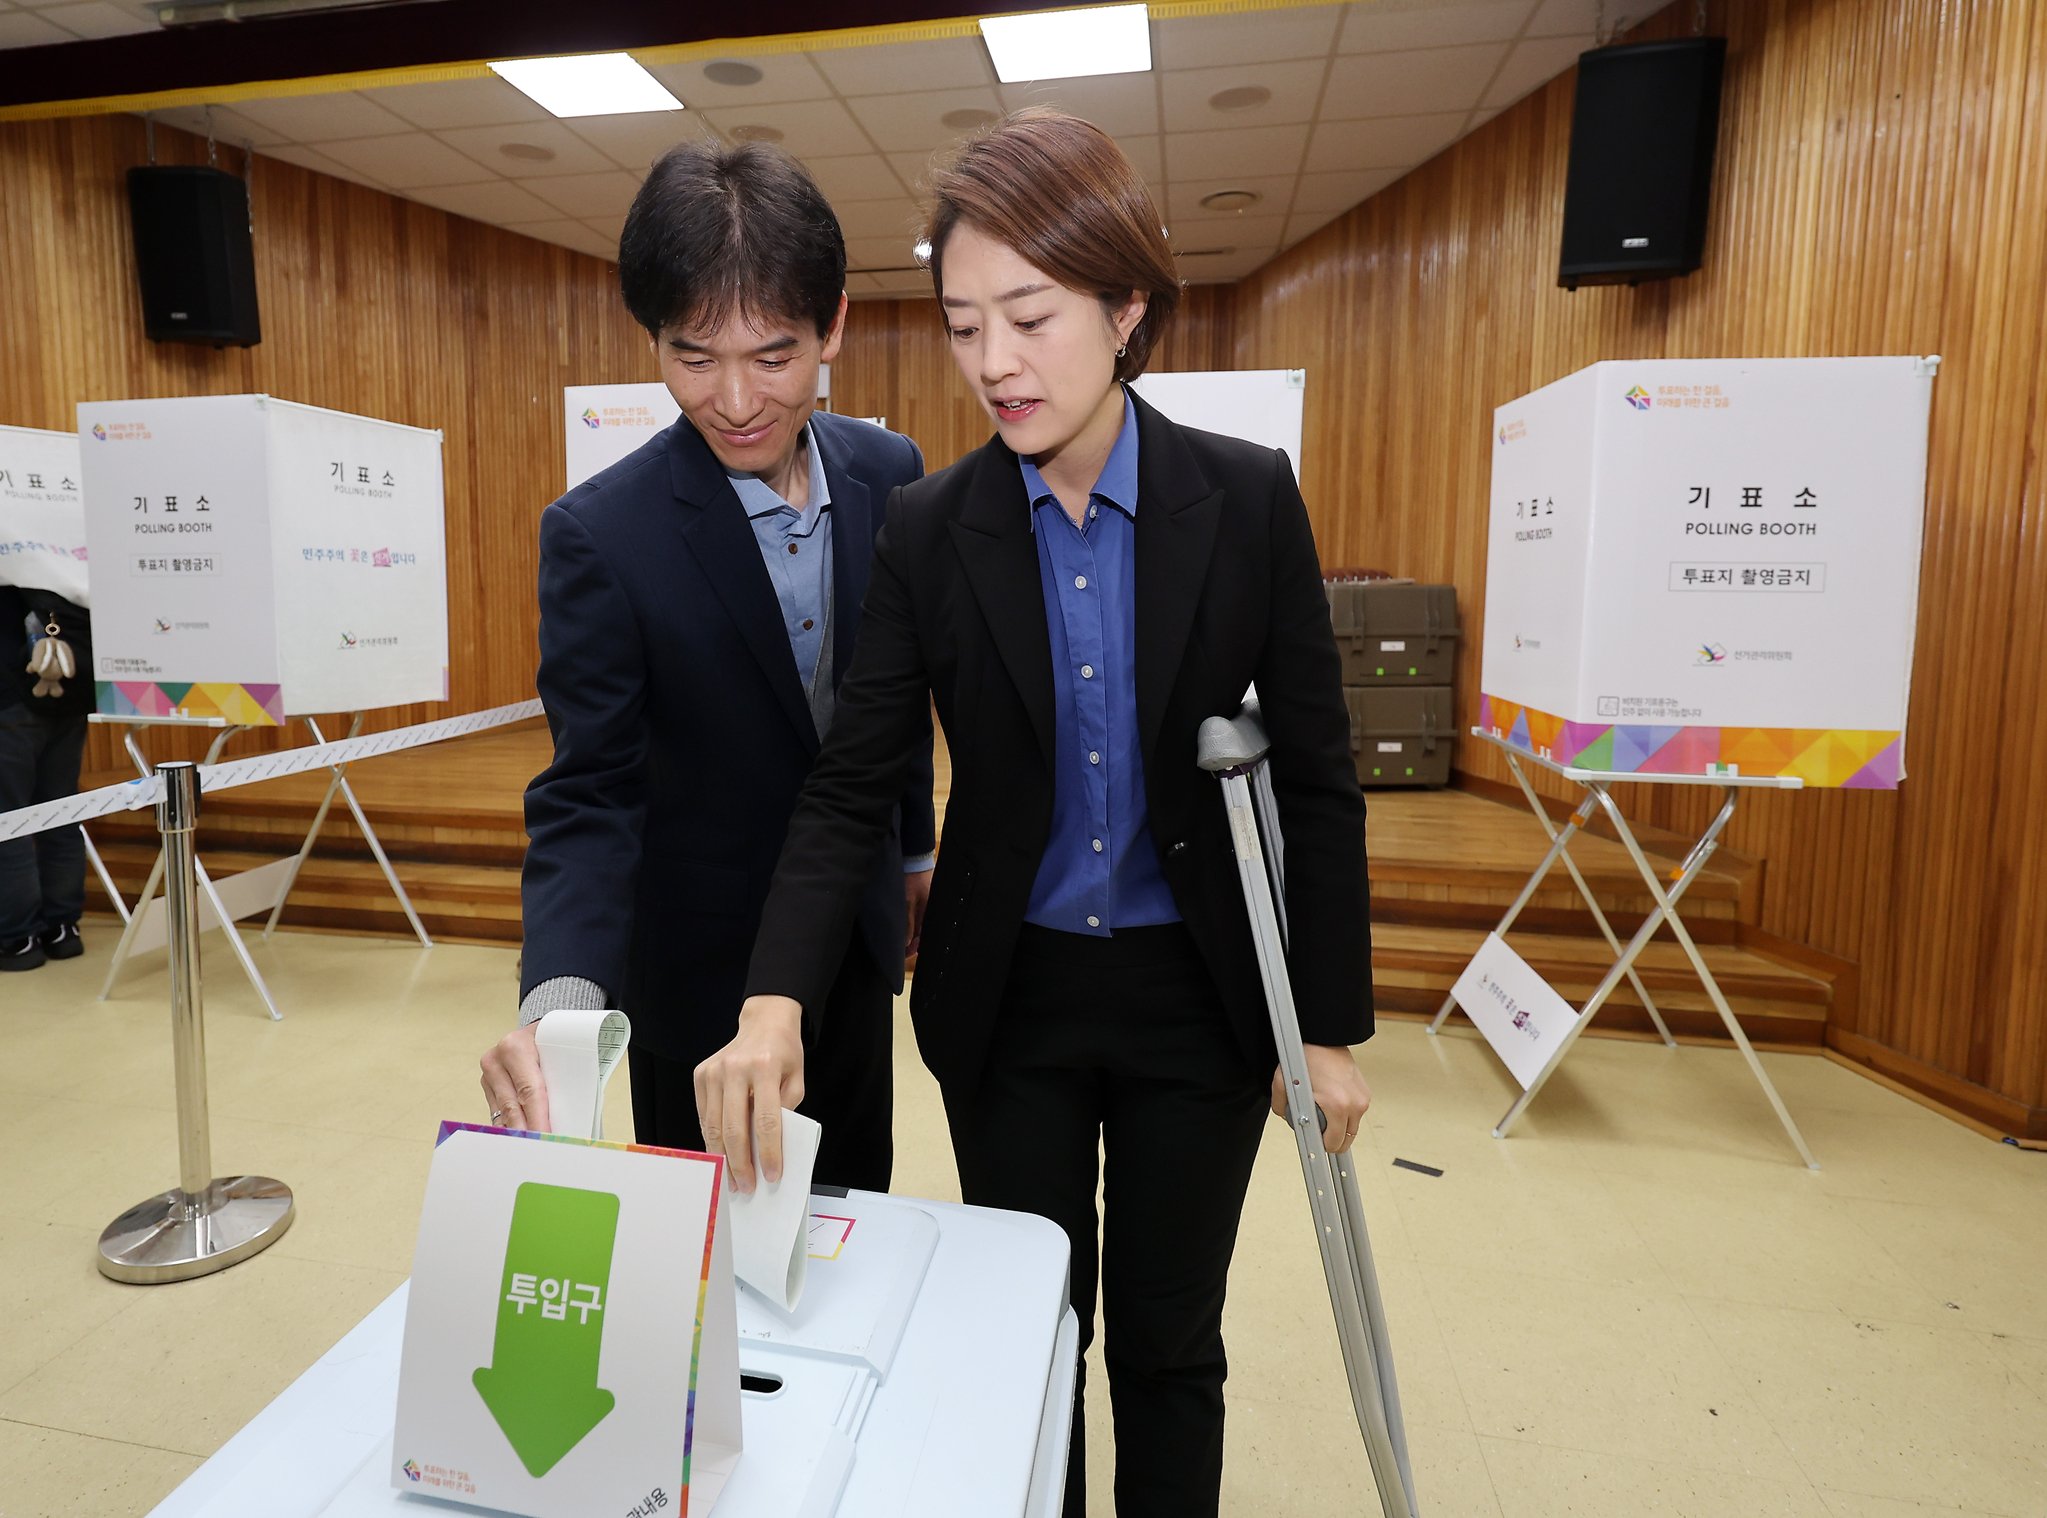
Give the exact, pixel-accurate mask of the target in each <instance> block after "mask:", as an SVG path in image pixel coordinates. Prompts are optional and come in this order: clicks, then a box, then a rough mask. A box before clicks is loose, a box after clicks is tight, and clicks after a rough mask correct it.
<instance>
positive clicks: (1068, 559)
mask: <svg viewBox="0 0 2047 1518" xmlns="http://www.w3.org/2000/svg"><path fill="white" fill-rule="evenodd" d="M1018 462H1019V463H1020V464H1021V466H1022V468H1023V480H1024V490H1025V492H1026V493H1027V494H1028V495H1029V497H1030V502H1031V531H1032V533H1033V535H1034V536H1035V537H1036V539H1037V546H1038V576H1039V580H1040V582H1041V583H1042V585H1043V588H1044V595H1045V630H1046V632H1047V633H1048V634H1049V635H1050V637H1051V642H1052V696H1053V737H1052V768H1053V791H1052V835H1051V837H1050V839H1049V840H1048V841H1047V842H1046V844H1045V854H1044V857H1043V859H1042V860H1040V861H1039V864H1038V874H1037V879H1036V880H1035V881H1034V882H1033V883H1032V885H1031V897H1030V903H1029V905H1028V906H1027V907H1026V908H1025V910H1024V920H1025V921H1026V922H1030V923H1035V924H1036V925H1037V926H1039V927H1042V928H1056V929H1058V930H1059V931H1061V932H1065V933H1086V934H1090V935H1092V936H1095V937H1098V938H1106V937H1107V936H1109V934H1110V933H1111V932H1113V931H1114V930H1115V929H1117V928H1135V927H1144V926H1147V925H1151V924H1157V923H1164V922H1178V921H1179V920H1180V911H1179V908H1178V907H1177V906H1175V905H1174V902H1173V894H1172V892H1171V891H1170V890H1169V889H1168V888H1167V886H1166V880H1165V875H1164V873H1163V872H1162V871H1161V870H1160V868H1159V857H1158V849H1157V848H1156V846H1155V845H1154V844H1153V843H1152V837H1151V819H1150V814H1149V812H1148V810H1147V808H1146V805H1145V799H1144V762H1143V756H1142V755H1141V754H1140V753H1139V752H1138V733H1137V594H1136V591H1137V574H1136V570H1137V408H1136V406H1135V405H1134V404H1132V402H1131V400H1130V397H1129V394H1128V393H1127V392H1126V393H1125V395H1124V397H1123V430H1122V431H1121V432H1120V433H1118V434H1117V436H1116V444H1115V446H1114V447H1113V448H1111V449H1110V450H1109V458H1108V462H1107V463H1105V464H1104V465H1103V466H1102V473H1101V476H1100V478H1098V479H1097V480H1096V481H1095V484H1094V489H1093V490H1092V491H1091V492H1090V493H1089V495H1088V504H1087V516H1086V518H1085V519H1084V520H1083V521H1082V522H1081V523H1079V524H1078V525H1076V524H1075V522H1074V520H1073V518H1072V517H1070V516H1068V515H1067V514H1066V508H1065V507H1064V506H1061V505H1060V504H1059V499H1058V497H1057V496H1055V495H1054V494H1053V493H1052V491H1051V489H1050V488H1049V487H1048V486H1047V485H1046V484H1045V479H1044V476H1043V475H1041V474H1039V473H1038V468H1037V466H1036V465H1035V464H1033V463H1032V462H1031V461H1030V460H1029V459H1027V458H1022V457H1019V459H1018Z"/></svg>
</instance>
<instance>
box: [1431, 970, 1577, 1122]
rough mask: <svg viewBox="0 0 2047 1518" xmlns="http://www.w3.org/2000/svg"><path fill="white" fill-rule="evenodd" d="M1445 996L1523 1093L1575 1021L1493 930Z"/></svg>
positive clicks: (1561, 1001)
mask: <svg viewBox="0 0 2047 1518" xmlns="http://www.w3.org/2000/svg"><path fill="white" fill-rule="evenodd" d="M1451 994H1452V995H1453V996H1455V997H1456V998H1457V1005H1459V1006H1460V1007H1462V1008H1463V1009H1464V1014H1465V1016H1467V1017H1469V1018H1470V1019H1471V1020H1472V1022H1474V1023H1476V1024H1477V1025H1478V1031H1479V1032H1481V1033H1483V1034H1484V1035H1485V1040H1486V1042H1487V1043H1489V1044H1491V1045H1492V1046H1493V1049H1494V1051H1495V1052H1496V1053H1497V1054H1498V1055H1499V1056H1500V1059H1501V1061H1502V1062H1503V1063H1505V1065H1506V1067H1507V1069H1508V1071H1509V1072H1510V1073H1511V1074H1512V1075H1513V1077H1514V1079H1515V1080H1517V1081H1519V1082H1520V1083H1521V1089H1522V1090H1523V1091H1526V1090H1527V1089H1528V1088H1529V1087H1531V1086H1533V1085H1534V1084H1535V1083H1536V1081H1537V1080H1538V1079H1539V1078H1540V1077H1541V1075H1542V1071H1543V1067H1544V1066H1545V1065H1547V1064H1548V1063H1549V1062H1550V1060H1551V1059H1552V1058H1554V1057H1555V1055H1556V1052H1557V1050H1558V1049H1560V1048H1562V1047H1563V1045H1564V1042H1565V1040H1566V1038H1567V1037H1568V1036H1569V1034H1570V1031H1571V1029H1572V1028H1573V1027H1574V1026H1576V1024H1577V1022H1578V1009H1577V1008H1576V1007H1573V1006H1572V1005H1571V1004H1570V1003H1569V1002H1567V1001H1565V1000H1564V999H1563V997H1561V996H1559V995H1558V994H1557V993H1556V991H1555V990H1554V989H1553V988H1552V987H1551V986H1550V983H1549V982H1548V981H1546V980H1544V979H1543V978H1542V976H1541V975H1540V974H1538V973H1537V972H1536V969H1535V967H1534V966H1533V965H1531V964H1529V963H1528V961H1527V960H1525V959H1523V958H1522V957H1521V956H1520V955H1519V954H1516V953H1515V952H1514V951H1513V949H1512V948H1510V947H1509V946H1508V944H1507V941H1506V939H1504V938H1502V937H1500V935H1499V934H1498V933H1488V934H1486V940H1485V943H1484V944H1483V945H1482V946H1481V947H1480V949H1479V951H1478V952H1477V953H1476V954H1474V955H1472V957H1471V963H1470V964H1468V965H1466V966H1465V967H1464V973H1463V974H1462V975H1460V976H1458V977H1457V984H1456V986H1455V987H1454V988H1453V989H1452V991H1451Z"/></svg>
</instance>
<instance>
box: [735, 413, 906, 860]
mask: <svg viewBox="0 0 2047 1518" xmlns="http://www.w3.org/2000/svg"><path fill="white" fill-rule="evenodd" d="M803 446H804V450H805V455H806V457H807V458H808V459H809V461H810V500H809V504H807V505H806V506H805V507H804V508H803V510H801V511H798V510H797V509H796V508H795V507H794V506H791V505H790V504H789V503H788V502H787V501H785V500H783V499H782V498H781V496H779V495H778V494H776V493H775V488H774V487H773V486H772V485H770V484H768V483H767V482H766V481H765V480H763V479H761V478H760V476H758V475H753V474H735V473H734V472H733V471H732V470H730V469H728V470H726V471H725V478H726V479H728V480H730V481H731V482H732V490H733V493H734V494H736V495H737V496H738V497H739V504H740V505H741V506H742V507H743V508H745V511H746V518H747V521H748V522H749V523H750V524H751V525H752V527H753V536H754V540H755V541H756V542H757V543H759V544H760V550H761V559H762V560H763V562H765V563H766V564H767V566H768V578H769V580H771V581H773V582H774V586H775V599H776V600H777V601H779V602H780V603H781V606H782V626H783V628H784V629H785V630H786V631H787V632H788V634H789V651H790V652H791V653H792V654H794V655H795V656H796V675H797V678H798V679H800V680H802V682H803V690H804V694H805V695H810V694H811V693H812V687H813V686H814V685H815V684H816V683H817V682H818V681H819V680H824V681H827V682H828V681H830V679H831V678H832V672H831V671H830V670H828V669H826V668H825V667H824V628H825V620H826V618H828V617H829V616H830V615H831V605H832V590H833V585H834V581H833V579H832V514H831V511H830V510H829V508H830V506H831V504H832V492H831V487H830V486H829V485H827V484H826V483H825V473H824V458H823V456H822V455H820V454H819V453H818V451H817V435H816V434H815V433H814V432H812V431H811V430H810V428H808V427H805V428H804V429H803ZM815 709H816V702H815V700H813V701H812V710H813V711H814V710H815ZM937 861H938V856H937V855H936V854H918V855H906V856H905V857H904V859H903V873H904V874H906V875H919V874H922V873H924V872H925V871H927V870H929V869H930V868H931V867H932V866H933V865H934V864H936V863H937Z"/></svg>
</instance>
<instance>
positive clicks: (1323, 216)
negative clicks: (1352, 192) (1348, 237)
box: [1280, 211, 1344, 248]
mask: <svg viewBox="0 0 2047 1518" xmlns="http://www.w3.org/2000/svg"><path fill="white" fill-rule="evenodd" d="M1343 214H1344V213H1343V212H1342V211H1301V212H1298V213H1296V214H1295V215H1292V216H1289V217H1288V218H1287V221H1286V236H1285V237H1283V238H1281V239H1280V246H1281V247H1285V248H1291V247H1292V246H1293V245H1294V244H1295V243H1297V242H1299V241H1301V240H1302V239H1303V238H1305V237H1311V236H1313V235H1314V234H1315V233H1317V232H1319V231H1321V230H1322V229H1323V228H1324V227H1326V226H1328V225H1329V223H1331V222H1332V221H1335V220H1336V219H1337V218H1338V217H1339V216H1342V215H1343Z"/></svg>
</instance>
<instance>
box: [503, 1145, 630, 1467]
mask: <svg viewBox="0 0 2047 1518" xmlns="http://www.w3.org/2000/svg"><path fill="white" fill-rule="evenodd" d="M617 1237H618V1198H617V1197H616V1196H614V1195H612V1194H611V1193H610V1192H608V1191H580V1190H577V1189H575V1188H574V1187H570V1186H544V1185H541V1184H540V1183H539V1182H537V1181H527V1182H526V1183H525V1184H523V1185H521V1186H520V1187H519V1194H518V1197H517V1199H516V1201H515V1202H514V1203H513V1206H512V1233H511V1237H510V1239H509V1240H508V1241H507V1242H506V1244H505V1272H504V1280H503V1281H502V1282H501V1283H500V1284H499V1287H498V1332H497V1342H496V1344H495V1345H494V1346H493V1348H492V1352H491V1361H490V1364H489V1365H486V1366H481V1367H479V1368H478V1369H477V1370H476V1371H475V1373H474V1374H473V1376H472V1379H473V1380H474V1381H475V1383H476V1390H477V1394H478V1395H479V1396H481V1397H482V1398H483V1402H484V1406H486V1407H488V1408H489V1409H490V1415H491V1416H492V1417H493V1418H495V1419H496V1420H497V1425H498V1427H499V1428H501V1429H503V1430H504V1434H505V1438H506V1439H507V1440H509V1441H510V1442H511V1446H512V1450H513V1452H514V1453H515V1454H517V1455H518V1457H519V1463H520V1464H521V1465H523V1466H525V1467H526V1469H527V1471H528V1472H529V1473H530V1474H532V1475H533V1476H535V1477H539V1476H545V1475H546V1474H547V1473H548V1472H549V1471H551V1470H553V1469H554V1467H555V1465H556V1464H557V1463H558V1462H559V1461H560V1460H561V1458H562V1456H564V1455H566V1454H567V1453H568V1452H569V1451H570V1450H572V1449H574V1448H575V1447H576V1446H577V1445H578V1444H580V1443H582V1441H583V1438H584V1436H585V1435H587V1434H588V1433H589V1432H590V1430H592V1429H593V1428H595V1427H596V1426H597V1425H598V1424H600V1423H602V1422H603V1421H604V1419H605V1417H606V1415H607V1414H609V1413H610V1411H611V1409H612V1406H613V1405H614V1403H615V1402H616V1401H617V1399H616V1398H615V1397H613V1396H612V1394H611V1393H610V1392H608V1391H605V1390H603V1389H602V1388H601V1387H599V1386H598V1385H597V1353H598V1351H599V1350H600V1349H601V1348H602V1347H603V1344H604V1317H605V1314H606V1313H607V1312H608V1311H609V1310H610V1308H611V1249H612V1245H613V1243H614V1242H615V1241H616V1240H617Z"/></svg>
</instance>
